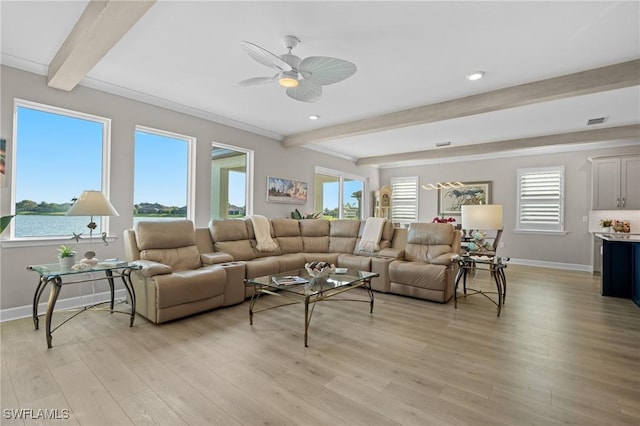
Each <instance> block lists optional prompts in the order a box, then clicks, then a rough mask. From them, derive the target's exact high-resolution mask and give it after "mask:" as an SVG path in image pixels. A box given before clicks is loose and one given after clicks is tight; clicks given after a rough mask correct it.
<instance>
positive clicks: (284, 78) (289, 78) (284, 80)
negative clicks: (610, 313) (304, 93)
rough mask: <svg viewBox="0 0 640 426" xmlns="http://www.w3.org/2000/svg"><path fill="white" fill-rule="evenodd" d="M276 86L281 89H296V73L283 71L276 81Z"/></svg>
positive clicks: (297, 82)
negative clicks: (278, 85)
mask: <svg viewBox="0 0 640 426" xmlns="http://www.w3.org/2000/svg"><path fill="white" fill-rule="evenodd" d="M278 84H280V86H282V87H297V86H298V84H300V82H299V81H298V73H297V72H295V71H284V72H283V73H282V75H281V76H280V79H279V80H278Z"/></svg>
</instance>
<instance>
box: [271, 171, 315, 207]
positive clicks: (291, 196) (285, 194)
mask: <svg viewBox="0 0 640 426" xmlns="http://www.w3.org/2000/svg"><path fill="white" fill-rule="evenodd" d="M308 187H309V184H308V183H307V182H304V181H301V180H294V179H285V178H279V177H273V176H268V177H267V202H269V203H287V204H306V203H307V190H308Z"/></svg>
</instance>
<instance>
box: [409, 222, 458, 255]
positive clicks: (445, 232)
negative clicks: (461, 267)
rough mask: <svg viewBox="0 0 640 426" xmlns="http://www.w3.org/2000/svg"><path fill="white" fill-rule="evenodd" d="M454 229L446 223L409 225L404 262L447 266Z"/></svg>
mask: <svg viewBox="0 0 640 426" xmlns="http://www.w3.org/2000/svg"><path fill="white" fill-rule="evenodd" d="M454 237H455V229H454V228H453V226H451V225H450V224H448V223H412V224H410V225H409V231H408V234H407V245H406V247H405V254H404V257H405V260H408V261H424V262H429V263H440V264H444V265H448V264H449V263H450V256H447V254H451V253H452V244H453V242H454Z"/></svg>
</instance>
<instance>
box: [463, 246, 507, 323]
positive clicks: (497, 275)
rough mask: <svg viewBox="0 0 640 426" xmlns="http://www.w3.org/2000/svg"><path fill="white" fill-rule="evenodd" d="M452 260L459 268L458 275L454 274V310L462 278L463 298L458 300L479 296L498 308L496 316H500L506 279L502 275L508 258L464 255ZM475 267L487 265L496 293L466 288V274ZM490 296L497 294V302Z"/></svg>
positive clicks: (504, 295) (505, 289) (505, 290)
mask: <svg viewBox="0 0 640 426" xmlns="http://www.w3.org/2000/svg"><path fill="white" fill-rule="evenodd" d="M453 260H454V261H456V262H458V266H459V268H458V273H457V274H456V285H455V288H454V293H453V294H454V296H453V297H454V306H455V308H456V309H457V308H458V285H459V284H460V279H461V278H462V289H463V296H460V298H462V297H467V296H470V295H473V294H481V295H483V296H484V297H486V298H487V299H489V300H490V301H491V302H493V303H494V304H495V305H496V306H497V307H498V316H500V311H501V310H502V305H503V304H504V300H505V297H506V296H507V278H506V276H505V274H504V270H505V268H506V267H507V262H508V261H509V258H508V257H497V256H491V257H482V256H470V255H468V254H466V255H459V256H458V257H456V258H454V259H453ZM477 265H487V266H488V267H489V272H490V273H491V277H492V278H493V280H494V281H495V283H496V291H484V290H478V289H475V288H469V287H467V274H468V272H469V271H475V269H476V266H477ZM467 291H471V292H472V293H471V294H467ZM490 294H497V296H498V300H497V301H496V300H495V299H493V298H491V297H490V296H489V295H490Z"/></svg>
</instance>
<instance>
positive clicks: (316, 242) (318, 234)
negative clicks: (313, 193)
mask: <svg viewBox="0 0 640 426" xmlns="http://www.w3.org/2000/svg"><path fill="white" fill-rule="evenodd" d="M300 234H301V235H302V244H303V249H304V251H305V252H308V253H309V252H315V253H326V252H328V251H329V221H328V220H324V219H303V220H300Z"/></svg>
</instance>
